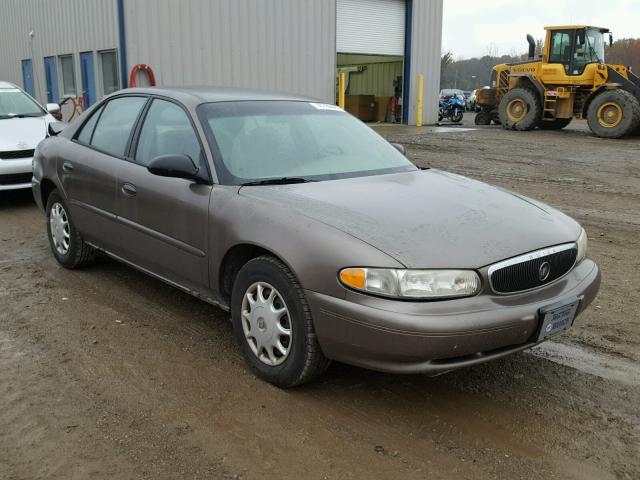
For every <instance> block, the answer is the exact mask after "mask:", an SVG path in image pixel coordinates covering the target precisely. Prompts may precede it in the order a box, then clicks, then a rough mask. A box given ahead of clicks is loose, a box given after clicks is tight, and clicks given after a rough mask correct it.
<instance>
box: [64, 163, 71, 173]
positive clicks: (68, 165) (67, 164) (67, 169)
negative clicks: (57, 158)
mask: <svg viewBox="0 0 640 480" xmlns="http://www.w3.org/2000/svg"><path fill="white" fill-rule="evenodd" d="M62 170H64V171H65V172H72V171H73V163H71V162H64V163H63V164H62Z"/></svg>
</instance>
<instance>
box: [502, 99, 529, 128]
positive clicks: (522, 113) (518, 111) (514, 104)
mask: <svg viewBox="0 0 640 480" xmlns="http://www.w3.org/2000/svg"><path fill="white" fill-rule="evenodd" d="M528 112H529V105H528V104H527V102H525V101H524V100H523V99H522V98H515V99H513V100H511V101H510V102H509V104H508V105H507V115H508V116H509V120H511V121H512V122H519V121H520V120H522V119H523V118H524V117H526V116H527V113H528Z"/></svg>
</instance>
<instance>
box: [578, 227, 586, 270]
mask: <svg viewBox="0 0 640 480" xmlns="http://www.w3.org/2000/svg"><path fill="white" fill-rule="evenodd" d="M577 243H578V256H577V257H576V264H578V263H580V262H581V261H582V260H584V257H586V256H587V232H585V231H584V228H583V229H582V232H580V236H579V237H578V242H577Z"/></svg>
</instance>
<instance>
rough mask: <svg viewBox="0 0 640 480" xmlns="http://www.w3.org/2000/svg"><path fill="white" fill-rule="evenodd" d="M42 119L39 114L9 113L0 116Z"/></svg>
mask: <svg viewBox="0 0 640 480" xmlns="http://www.w3.org/2000/svg"><path fill="white" fill-rule="evenodd" d="M27 117H42V114H41V113H9V114H8V115H0V118H27Z"/></svg>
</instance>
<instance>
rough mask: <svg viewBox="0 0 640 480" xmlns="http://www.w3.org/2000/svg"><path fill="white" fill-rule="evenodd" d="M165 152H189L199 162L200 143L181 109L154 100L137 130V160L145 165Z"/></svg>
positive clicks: (171, 104) (183, 153)
mask: <svg viewBox="0 0 640 480" xmlns="http://www.w3.org/2000/svg"><path fill="white" fill-rule="evenodd" d="M168 154H182V155H188V156H189V157H190V158H191V160H193V161H194V163H195V164H196V165H198V164H199V163H200V142H198V137H197V136H196V132H195V131H194V130H193V127H192V126H191V122H190V121H189V117H188V116H187V114H186V113H185V111H184V110H183V109H182V108H180V107H179V106H178V105H176V104H175V103H172V102H167V101H166V100H154V101H153V103H152V104H151V108H149V112H148V113H147V116H146V117H145V119H144V125H143V127H142V131H141V132H140V139H139V140H138V150H137V152H136V162H137V163H139V164H141V165H145V166H146V165H149V163H150V162H151V160H153V159H154V158H156V157H158V156H160V155H168Z"/></svg>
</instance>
